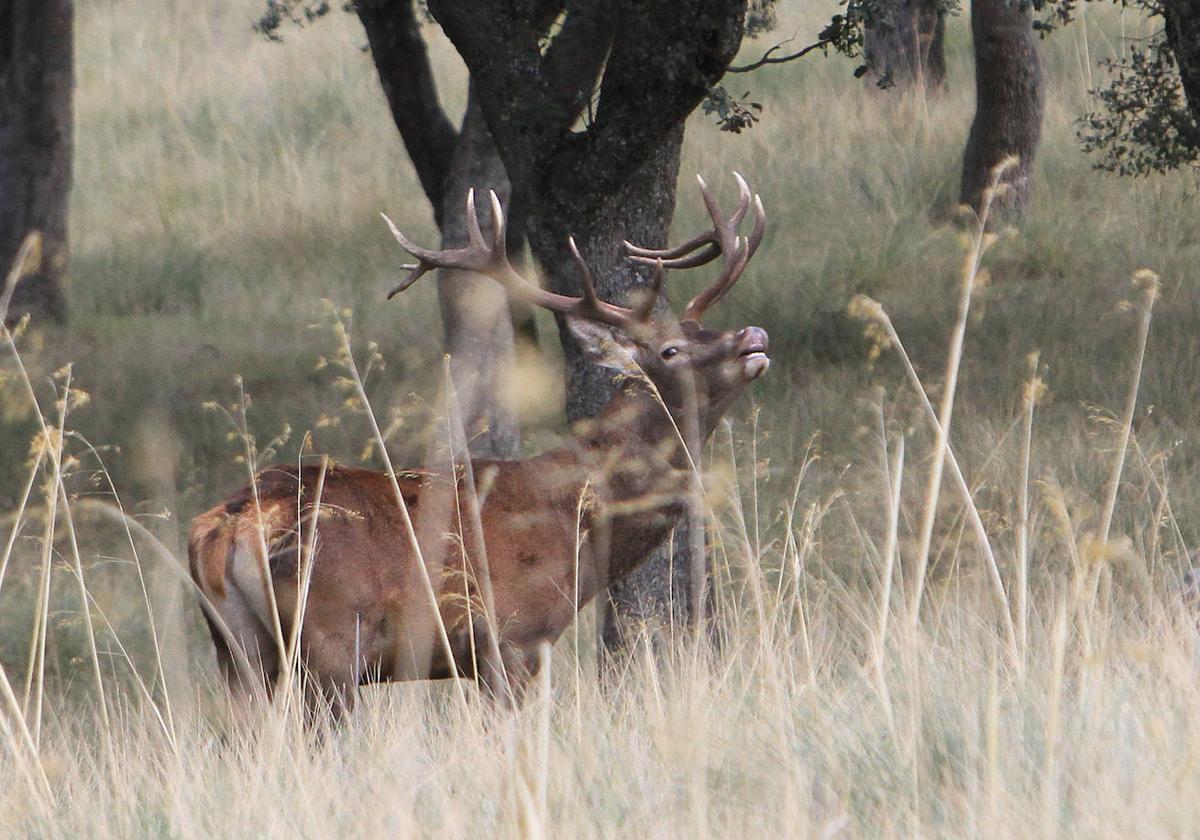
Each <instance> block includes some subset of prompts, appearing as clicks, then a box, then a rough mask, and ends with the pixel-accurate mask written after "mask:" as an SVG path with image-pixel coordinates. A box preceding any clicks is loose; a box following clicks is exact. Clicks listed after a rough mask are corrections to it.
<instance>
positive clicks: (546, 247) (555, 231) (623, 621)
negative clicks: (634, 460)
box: [529, 124, 703, 651]
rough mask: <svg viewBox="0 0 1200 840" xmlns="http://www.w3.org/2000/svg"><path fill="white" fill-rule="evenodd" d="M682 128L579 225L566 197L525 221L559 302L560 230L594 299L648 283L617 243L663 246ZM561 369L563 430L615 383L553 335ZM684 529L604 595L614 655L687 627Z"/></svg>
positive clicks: (565, 279) (570, 269)
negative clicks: (632, 635)
mask: <svg viewBox="0 0 1200 840" xmlns="http://www.w3.org/2000/svg"><path fill="white" fill-rule="evenodd" d="M682 146H683V125H682V124H681V125H679V126H678V127H677V129H676V130H675V131H674V132H672V133H671V134H670V135H669V136H668V137H667V138H666V139H665V141H664V142H663V144H662V145H661V146H660V147H659V148H658V149H655V150H654V152H653V153H652V154H651V155H650V157H649V158H647V159H646V160H645V161H644V162H643V163H642V165H641V166H640V167H639V169H638V170H637V171H636V172H634V173H632V177H631V178H630V179H629V180H628V181H627V182H626V183H625V184H624V185H622V187H621V188H620V189H619V190H617V192H616V193H614V194H613V195H611V196H609V199H608V201H606V202H605V203H604V204H603V205H602V206H601V207H599V208H598V209H597V210H596V211H595V212H593V213H590V214H588V216H587V217H586V218H576V217H575V213H574V212H573V210H572V207H571V202H570V196H565V195H557V196H554V198H555V199H557V200H559V201H566V202H568V204H567V206H563V207H561V208H560V210H559V212H557V213H551V214H546V213H544V214H539V216H538V217H537V219H536V223H533V222H532V221H531V226H530V231H529V234H530V247H531V248H532V249H533V251H534V253H537V254H540V255H550V256H549V257H548V259H547V261H546V262H543V266H544V268H545V270H546V274H547V276H548V277H549V280H550V282H549V285H550V286H551V288H552V289H553V290H554V291H557V292H560V293H562V294H578V293H579V290H578V282H577V277H576V276H575V269H574V262H573V261H572V260H571V258H570V255H569V253H568V252H567V249H566V247H565V241H564V239H563V229H564V228H566V227H570V228H571V229H572V230H573V231H576V232H575V240H576V243H577V244H578V245H579V248H580V253H582V254H583V256H584V258H585V259H586V260H587V261H588V265H589V266H591V267H592V271H593V273H594V274H595V276H596V285H597V291H598V292H599V293H600V295H601V297H603V298H604V299H606V300H625V299H628V297H629V294H630V292H631V291H632V290H634V289H637V288H640V287H644V286H646V285H647V284H648V283H649V282H650V272H649V271H648V270H647V269H645V268H644V267H639V266H636V265H633V264H631V263H630V262H629V260H627V259H625V256H624V250H623V248H622V245H621V243H622V241H624V240H626V239H628V240H629V241H631V242H637V243H639V244H641V243H652V244H651V245H649V246H648V247H659V246H662V245H665V244H666V242H667V235H668V233H669V232H670V227H671V217H672V215H673V213H674V210H675V183H676V180H677V178H678V175H679V154H680V150H681V148H682ZM559 337H560V339H561V341H562V345H563V355H564V357H565V360H566V367H567V406H566V408H567V419H568V420H570V421H571V422H575V421H577V420H582V419H585V418H588V417H593V416H595V415H596V414H598V413H599V412H600V410H601V409H602V408H603V407H604V406H605V405H606V404H607V403H608V400H609V399H610V398H611V397H612V395H613V393H614V392H615V390H616V387H617V383H616V381H615V380H614V379H613V377H612V374H611V373H610V372H608V371H606V370H604V369H603V368H599V367H597V366H596V365H594V364H592V363H590V362H589V361H588V360H587V358H586V357H584V355H583V354H582V353H581V352H580V350H579V347H578V346H577V344H576V342H575V340H574V337H573V336H572V334H571V333H570V332H569V331H568V330H565V329H560V330H559ZM690 558H691V555H690V552H689V545H688V531H687V523H686V522H681V523H680V524H679V525H678V526H677V527H676V537H675V540H674V546H673V547H670V546H663V547H662V548H660V549H659V550H658V551H657V552H655V554H654V555H653V556H652V557H651V558H650V559H649V560H648V561H646V563H645V564H643V565H642V566H641V567H639V568H638V569H637V571H635V572H634V573H633V574H632V575H630V576H629V577H628V578H625V579H624V580H622V581H618V582H617V583H615V584H613V585H612V586H611V587H610V588H609V598H608V599H607V601H602V602H601V609H602V610H603V621H602V622H601V637H602V641H603V643H604V645H605V647H606V648H607V649H608V650H610V651H615V650H619V649H621V648H623V647H624V646H625V644H624V641H625V637H626V631H627V630H629V629H631V628H644V629H646V630H647V631H649V632H651V633H654V632H655V631H657V630H659V629H661V628H662V627H664V625H665V626H667V627H686V626H687V625H688V623H689V621H690V620H691V618H692V616H691V611H690V610H689V600H688V593H689V592H690V591H692V589H693V588H694V587H695V586H700V585H702V584H703V581H695V582H693V580H692V576H691V573H690V565H689V563H690Z"/></svg>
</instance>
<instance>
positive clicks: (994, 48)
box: [959, 0, 1045, 215]
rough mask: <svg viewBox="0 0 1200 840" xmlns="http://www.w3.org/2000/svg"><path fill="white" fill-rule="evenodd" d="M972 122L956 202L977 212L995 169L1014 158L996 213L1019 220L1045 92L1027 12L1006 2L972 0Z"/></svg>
mask: <svg viewBox="0 0 1200 840" xmlns="http://www.w3.org/2000/svg"><path fill="white" fill-rule="evenodd" d="M971 35H972V38H973V40H974V44H975V120H974V121H973V122H972V123H971V133H970V135H969V136H968V137H967V147H966V151H965V152H964V153H963V172H962V191H961V194H960V198H959V200H960V201H961V202H962V203H963V204H966V205H969V206H970V207H971V208H972V209H974V210H975V211H977V212H978V210H979V209H980V206H981V204H982V198H983V191H984V189H986V188H987V186H988V184H989V183H990V182H991V179H992V170H993V168H994V167H995V166H996V165H997V164H998V163H1000V162H1001V161H1002V160H1004V159H1005V158H1007V157H1009V156H1010V155H1015V156H1016V157H1017V158H1018V161H1017V164H1016V165H1015V166H1013V167H1012V168H1010V169H1009V170H1008V172H1007V174H1006V175H1005V177H1004V180H1003V183H1004V185H1005V188H1004V189H1003V190H1001V191H1000V194H998V195H997V196H996V197H995V199H994V201H993V204H992V207H993V209H994V210H998V211H1001V212H1006V211H1007V212H1008V213H1010V214H1012V215H1020V214H1021V213H1023V212H1024V211H1025V210H1026V208H1027V207H1028V206H1029V201H1030V196H1031V194H1032V188H1033V184H1032V172H1033V161H1034V156H1035V155H1036V153H1037V147H1038V141H1039V140H1040V139H1041V134H1042V111H1043V109H1044V105H1045V91H1044V84H1043V77H1042V65H1041V58H1040V57H1039V54H1038V48H1037V39H1036V37H1035V34H1034V31H1033V24H1032V19H1031V17H1030V12H1029V7H1028V6H1027V5H1023V4H1020V3H1015V2H1013V3H1010V0H972V3H971Z"/></svg>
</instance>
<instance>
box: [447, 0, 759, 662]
mask: <svg viewBox="0 0 1200 840" xmlns="http://www.w3.org/2000/svg"><path fill="white" fill-rule="evenodd" d="M515 5H516V6H518V7H519V6H521V5H522V4H519V3H518V4H515ZM429 8H430V10H431V11H432V12H433V14H434V17H435V18H436V19H437V20H438V22H439V23H440V24H441V25H442V28H443V29H444V30H445V32H446V34H447V35H448V36H449V37H450V39H451V41H452V42H453V43H454V45H455V47H456V48H457V49H458V51H459V53H460V55H462V57H463V59H464V61H465V62H466V64H467V67H468V69H469V70H470V72H471V78H472V80H473V82H474V84H476V85H477V86H478V88H479V90H480V96H479V102H480V105H481V108H482V110H483V113H484V117H485V119H486V120H487V122H488V126H489V128H490V129H491V132H492V136H493V138H495V141H496V145H497V148H498V149H499V150H500V154H501V157H502V158H503V160H504V163H505V168H506V170H507V171H508V173H509V177H510V178H511V180H512V182H513V184H514V188H515V189H516V190H517V191H518V192H519V193H520V194H521V195H523V196H526V197H527V200H528V202H529V204H528V233H529V244H530V248H531V251H532V252H533V254H534V256H535V257H536V259H537V260H538V262H539V263H540V264H541V265H542V267H543V269H544V270H545V272H546V274H547V276H548V277H549V283H550V285H551V286H552V287H553V288H555V289H556V290H558V291H561V292H566V293H571V294H578V292H579V286H578V278H577V277H576V275H575V270H574V265H573V263H572V262H571V260H570V259H569V256H568V254H567V251H566V240H567V236H568V235H572V234H573V235H574V236H575V238H576V241H577V242H578V244H579V247H580V250H581V251H582V253H583V255H584V256H585V258H586V259H587V260H588V261H589V264H590V265H591V266H592V267H593V273H594V274H595V275H596V277H597V279H598V285H599V291H600V293H601V295H602V296H603V297H605V298H606V299H609V300H613V301H618V302H619V301H622V300H624V299H625V297H626V296H627V295H628V293H629V292H630V291H631V290H632V289H634V288H636V287H637V286H640V285H644V284H645V283H646V282H648V277H647V276H646V273H645V272H643V271H639V270H637V269H635V268H634V267H633V266H631V265H629V264H628V263H627V261H625V260H624V259H623V258H622V256H621V254H620V243H621V240H622V239H631V240H634V241H641V242H645V243H647V244H657V243H661V242H664V241H665V238H666V233H667V230H668V228H669V225H670V217H671V212H672V210H673V208H674V189H675V180H676V175H677V173H678V166H679V157H678V155H679V147H680V145H681V143H682V137H683V123H684V121H685V120H686V118H687V116H688V114H690V113H691V112H692V110H694V109H695V107H696V106H697V105H698V104H699V103H700V101H701V99H702V98H703V96H704V94H705V93H706V92H707V91H708V89H709V88H710V87H711V85H712V84H713V83H715V82H716V81H717V80H718V79H719V78H720V77H721V75H722V74H723V73H724V72H725V69H726V68H727V67H728V65H729V62H730V61H731V60H732V59H733V57H734V55H736V53H737V49H738V46H739V45H740V42H741V36H742V25H743V19H744V16H745V10H746V2H745V0H702V2H688V1H687V0H671V2H659V3H638V2H633V0H613V2H611V3H603V2H600V3H597V2H592V3H584V2H579V3H571V2H568V3H566V4H565V10H566V16H565V18H564V21H563V26H562V29H561V31H560V32H559V33H558V34H557V35H556V36H555V38H554V39H553V40H552V41H551V42H550V44H549V46H548V48H547V49H546V50H545V53H544V55H543V53H542V51H541V49H540V44H539V37H538V34H537V32H536V30H535V28H534V27H531V26H530V25H529V23H528V18H527V16H526V17H523V16H522V14H521V13H520V11H519V9H518V10H516V11H514V4H511V3H508V2H505V0H473V2H467V0H430V3H429ZM484 22H485V23H484ZM609 44H611V50H609V49H608V45H609ZM589 51H590V54H592V55H597V54H598V60H595V61H594V64H593V60H591V59H589V60H581V58H580V57H581V55H589ZM605 54H607V59H606V60H605ZM601 64H602V65H603V68H604V69H603V75H602V77H601V79H600V84H599V98H598V101H597V104H596V108H595V118H594V119H593V120H592V121H591V123H590V124H589V125H588V126H587V127H586V130H583V131H572V130H571V128H572V125H571V123H572V121H573V120H572V118H571V117H570V112H571V110H572V108H573V107H574V108H578V97H579V95H580V93H584V94H585V95H590V94H591V91H592V90H593V87H592V84H589V83H586V80H587V78H588V73H586V72H585V73H583V74H582V75H581V74H580V71H579V68H580V67H584V68H594V69H592V70H591V71H590V72H592V73H593V76H592V78H593V79H594V73H595V72H598V69H599V67H600V65H601ZM560 334H562V335H563V338H562V341H563V346H564V350H565V353H566V355H567V367H568V386H567V412H568V416H569V417H570V418H571V419H577V418H583V417H588V416H591V415H592V414H594V413H595V412H596V411H597V410H598V409H599V408H600V407H601V406H603V405H604V403H605V402H606V401H607V399H608V397H609V395H610V394H611V389H612V383H611V380H610V379H609V378H608V376H607V375H606V374H605V373H604V372H602V371H599V370H597V369H596V368H594V367H593V366H592V365H591V364H590V363H589V362H587V361H586V360H584V359H583V358H581V357H580V355H579V353H578V352H577V348H576V347H575V346H574V343H573V341H572V339H571V338H570V337H569V335H566V334H565V332H564V331H562V330H561V329H560ZM693 542H694V540H691V541H689V540H687V539H683V540H679V539H677V543H680V545H679V546H678V547H677V551H676V552H675V556H674V563H673V567H674V571H675V580H672V579H671V576H670V575H669V574H668V564H667V562H666V555H665V553H664V554H663V555H662V556H661V557H660V558H658V559H656V560H655V561H652V563H651V564H648V567H647V568H646V569H645V570H644V571H643V574H642V575H641V576H640V577H638V578H635V579H632V580H630V581H628V582H627V583H625V584H623V585H621V586H618V587H615V588H614V592H613V604H614V607H615V612H616V614H617V615H616V616H614V617H612V618H610V621H609V622H608V626H607V628H606V639H607V640H609V641H611V642H614V643H619V640H620V638H621V634H620V632H619V631H620V628H621V626H622V624H623V623H625V622H631V621H632V622H637V623H640V622H642V621H643V620H646V619H651V620H653V621H655V622H657V621H658V620H669V618H670V617H669V616H667V615H665V614H664V612H663V610H665V608H666V606H667V605H668V604H671V605H673V606H675V607H676V608H678V607H680V606H681V605H682V606H683V608H684V609H686V605H687V604H694V603H697V602H698V600H699V598H698V597H696V593H698V592H702V591H703V589H704V586H705V583H706V575H705V574H704V570H703V569H701V570H699V572H698V573H695V574H694V573H693V572H696V571H697V570H695V569H694V563H693V561H692V558H691V557H689V556H688V552H687V551H686V550H685V549H686V548H687V546H688V545H690V544H692V543H693ZM681 578H682V581H681ZM680 593H687V597H681V596H680ZM672 595H673V596H675V597H672ZM678 616H679V611H678V609H676V617H678ZM694 619H695V617H694V616H687V620H694Z"/></svg>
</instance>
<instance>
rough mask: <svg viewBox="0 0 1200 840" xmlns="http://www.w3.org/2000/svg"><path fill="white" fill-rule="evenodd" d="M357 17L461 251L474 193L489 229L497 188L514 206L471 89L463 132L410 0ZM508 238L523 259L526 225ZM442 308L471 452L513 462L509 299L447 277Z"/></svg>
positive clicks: (370, 1)
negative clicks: (442, 96)
mask: <svg viewBox="0 0 1200 840" xmlns="http://www.w3.org/2000/svg"><path fill="white" fill-rule="evenodd" d="M355 10H356V11H357V12H358V17H359V20H361V21H362V24H363V29H364V30H365V31H366V33H367V40H368V43H369V44H370V46H371V57H372V59H373V60H374V62H375V69H376V70H377V72H378V73H379V80H380V84H381V85H382V87H383V92H384V95H385V96H386V97H387V101H388V107H389V108H390V109H391V112H392V120H393V121H394V122H395V124H396V128H397V129H398V130H399V132H400V138H401V140H403V141H404V147H405V149H406V151H407V152H408V156H409V159H410V160H411V161H412V164H413V167H414V168H415V169H416V171H417V177H418V179H419V180H420V182H421V187H422V189H423V190H424V191H425V196H426V198H428V199H429V203H430V205H431V206H432V207H433V217H434V220H435V221H436V222H437V224H438V228H439V229H440V231H441V234H442V247H443V248H452V247H461V246H462V245H464V244H465V243H466V241H467V228H466V215H465V213H464V208H465V201H466V197H467V190H468V189H470V188H471V187H474V188H475V191H476V193H478V194H479V199H480V200H479V201H477V203H476V206H477V207H478V208H479V211H480V217H481V219H483V220H484V222H485V224H486V219H487V217H488V216H490V214H491V209H490V204H489V202H488V201H487V191H488V190H489V189H494V190H495V191H496V193H497V195H499V196H500V199H501V201H502V202H503V203H504V205H505V207H506V208H507V207H508V205H509V192H510V190H509V182H508V175H507V174H506V173H505V170H504V164H503V162H502V161H501V160H500V154H499V152H497V151H496V144H495V143H493V142H492V136H491V133H490V132H489V131H488V128H487V125H486V124H485V123H484V120H483V115H482V113H481V112H480V110H479V103H478V99H477V98H476V96H475V92H474V87H472V89H471V91H470V92H469V94H468V97H467V111H466V114H465V115H464V116H463V123H462V128H461V130H460V131H458V132H457V134H456V133H455V131H454V127H453V125H451V123H450V121H449V120H448V119H447V118H446V115H445V113H444V112H443V111H442V107H441V103H440V102H439V101H438V95H437V88H436V85H435V83H434V78H433V70H432V67H431V66H430V64H429V56H428V52H427V50H426V47H425V39H424V38H423V37H422V35H421V24H420V21H419V20H418V19H417V16H416V14H415V11H414V9H413V4H412V2H411V0H401V2H392V0H360V1H359V2H358V3H357V4H356V5H355ZM508 232H509V250H510V251H511V252H512V253H514V254H516V253H518V252H519V251H520V249H521V246H522V239H523V224H522V222H521V220H520V219H510V224H509V228H508ZM438 301H439V303H440V305H441V312H442V328H443V331H444V343H443V349H444V350H445V352H446V353H448V354H449V355H450V376H451V378H452V380H453V381H454V387H455V391H456V392H457V395H458V404H459V407H460V409H461V411H462V418H461V419H462V424H463V428H464V429H465V431H466V435H467V441H468V447H469V449H470V452H471V455H472V456H473V457H479V458H510V457H513V456H515V455H516V454H517V453H518V451H519V450H520V447H521V434H520V427H519V426H518V424H517V417H516V412H515V410H514V408H513V406H511V405H509V404H508V402H507V401H506V399H505V390H504V376H503V374H504V373H506V372H507V371H509V370H511V368H512V364H513V327H512V318H511V316H510V314H509V310H508V298H507V295H505V294H504V291H503V290H502V289H501V288H500V286H498V285H497V284H496V283H494V282H492V281H491V280H488V279H487V278H485V277H480V276H476V275H472V274H470V273H468V272H457V271H441V272H439V273H438Z"/></svg>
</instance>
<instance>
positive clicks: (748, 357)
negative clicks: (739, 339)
mask: <svg viewBox="0 0 1200 840" xmlns="http://www.w3.org/2000/svg"><path fill="white" fill-rule="evenodd" d="M738 359H739V360H741V362H742V372H743V375H744V376H745V377H746V378H747V379H758V377H760V376H762V375H763V374H764V373H766V372H767V368H769V367H770V366H771V359H770V357H769V356H767V346H766V344H758V343H755V344H751V345H750V346H749V347H746V348H745V349H744V350H742V352H740V353H738Z"/></svg>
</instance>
